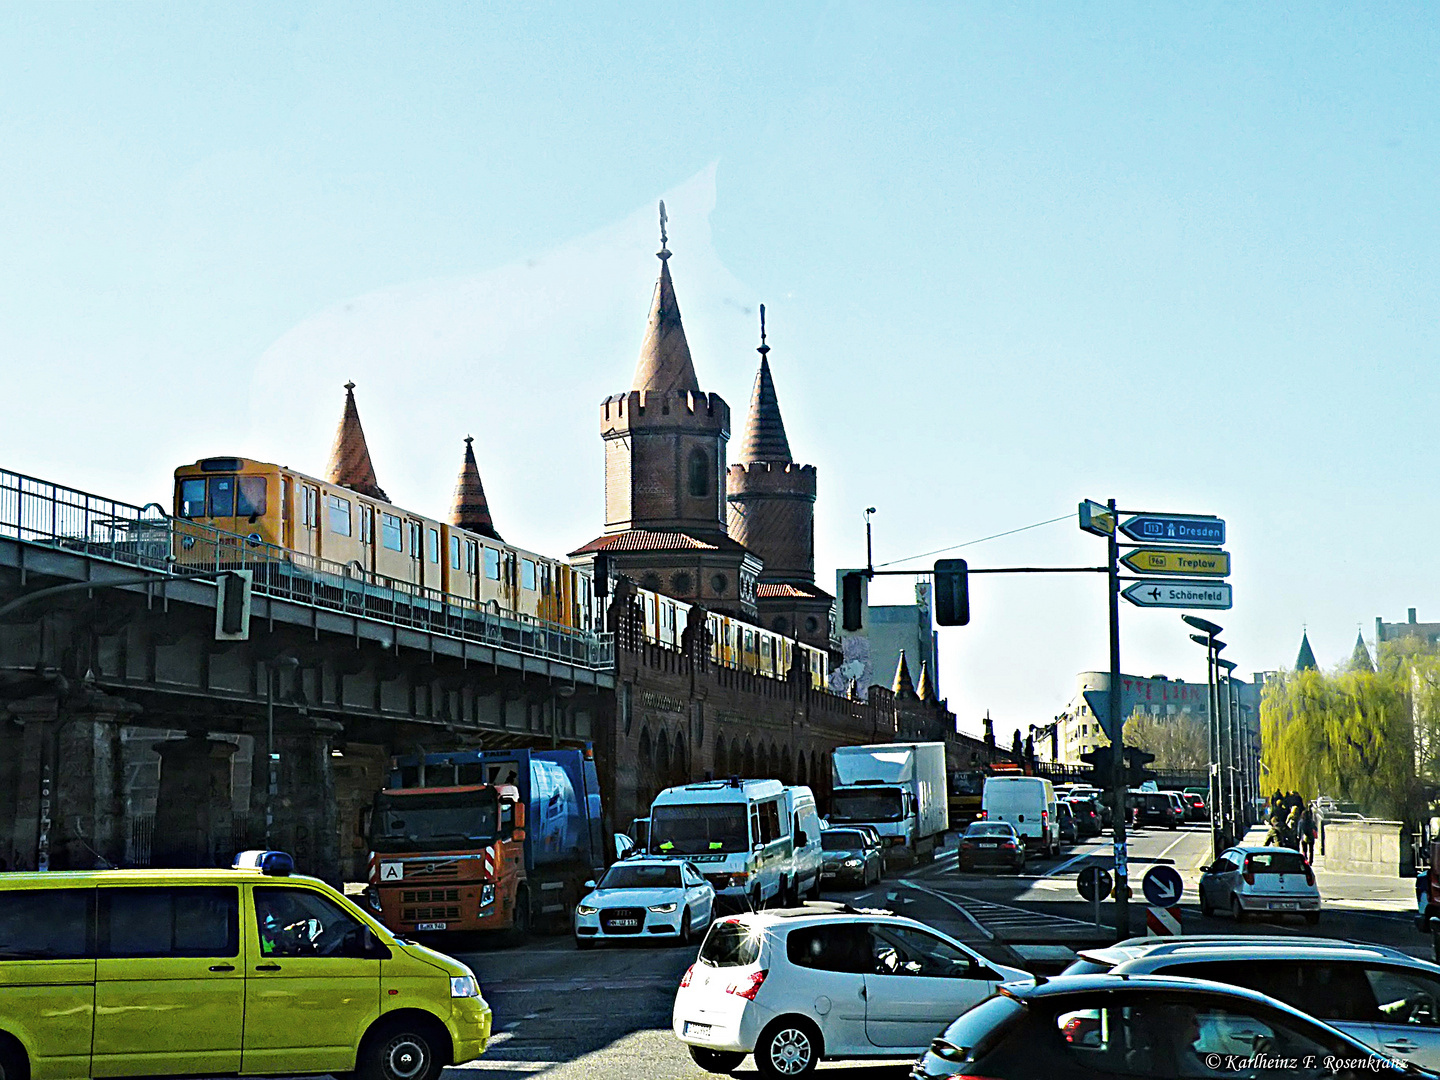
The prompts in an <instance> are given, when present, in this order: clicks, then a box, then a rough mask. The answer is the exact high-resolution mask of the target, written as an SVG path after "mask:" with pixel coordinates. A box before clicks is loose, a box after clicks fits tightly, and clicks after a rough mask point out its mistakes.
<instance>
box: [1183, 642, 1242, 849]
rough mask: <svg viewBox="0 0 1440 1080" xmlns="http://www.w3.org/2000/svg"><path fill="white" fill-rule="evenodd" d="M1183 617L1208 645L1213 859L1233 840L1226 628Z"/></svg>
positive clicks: (1206, 650)
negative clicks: (1223, 662) (1221, 671)
mask: <svg viewBox="0 0 1440 1080" xmlns="http://www.w3.org/2000/svg"><path fill="white" fill-rule="evenodd" d="M1180 618H1181V619H1182V620H1184V622H1185V623H1186V625H1188V626H1193V627H1194V628H1195V629H1196V630H1199V631H1200V633H1198V634H1191V635H1190V640H1191V641H1193V642H1195V643H1196V644H1197V645H1203V646H1205V683H1206V689H1207V691H1208V694H1207V704H1208V706H1209V708H1208V711H1209V714H1210V715H1209V723H1208V724H1207V730H1208V732H1209V738H1208V740H1207V741H1208V742H1209V744H1210V769H1209V774H1210V785H1209V787H1210V848H1211V852H1210V854H1211V858H1212V859H1218V858H1219V857H1220V852H1222V851H1223V850H1225V848H1227V847H1229V846H1230V844H1231V842H1232V840H1231V838H1230V836H1229V826H1228V822H1229V819H1230V817H1231V814H1230V812H1229V807H1228V806H1227V805H1226V804H1227V800H1226V798H1225V791H1224V785H1223V784H1222V783H1221V779H1222V773H1221V768H1222V763H1223V757H1224V750H1223V741H1222V739H1221V730H1222V729H1221V727H1220V696H1219V693H1218V688H1217V686H1216V672H1217V670H1218V668H1217V662H1218V661H1219V659H1220V650H1221V649H1223V648H1225V643H1224V642H1222V641H1220V639H1219V634H1220V631H1221V630H1222V629H1223V627H1220V626H1217V625H1216V624H1215V623H1212V622H1210V621H1209V620H1207V619H1202V618H1200V617H1199V616H1198V615H1181V616H1180Z"/></svg>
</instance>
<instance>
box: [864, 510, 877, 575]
mask: <svg viewBox="0 0 1440 1080" xmlns="http://www.w3.org/2000/svg"><path fill="white" fill-rule="evenodd" d="M874 513H875V507H873V506H867V507H866V508H865V572H866V573H867V574H869V575H870V578H871V580H874V577H875V552H874V548H873V547H872V546H871V543H870V518H871V516H872V515H873V514H874Z"/></svg>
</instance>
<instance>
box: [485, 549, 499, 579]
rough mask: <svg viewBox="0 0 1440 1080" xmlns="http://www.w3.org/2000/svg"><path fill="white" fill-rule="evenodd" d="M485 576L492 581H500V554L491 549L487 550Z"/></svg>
mask: <svg viewBox="0 0 1440 1080" xmlns="http://www.w3.org/2000/svg"><path fill="white" fill-rule="evenodd" d="M485 576H486V577H487V578H489V579H490V580H491V581H499V580H500V552H498V551H496V550H495V549H494V548H490V547H487V548H486V549H485Z"/></svg>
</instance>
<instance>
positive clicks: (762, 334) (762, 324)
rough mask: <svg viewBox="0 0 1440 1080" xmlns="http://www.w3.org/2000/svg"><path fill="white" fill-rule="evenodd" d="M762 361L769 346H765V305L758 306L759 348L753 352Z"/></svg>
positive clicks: (768, 350)
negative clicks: (757, 354)
mask: <svg viewBox="0 0 1440 1080" xmlns="http://www.w3.org/2000/svg"><path fill="white" fill-rule="evenodd" d="M755 351H756V352H758V353H759V354H760V358H761V359H762V360H763V359H764V358H765V356H766V355H767V354H768V353H769V352H770V346H769V345H766V344H765V305H764V304H761V305H760V347H759V348H758V349H756V350H755Z"/></svg>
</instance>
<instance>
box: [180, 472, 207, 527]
mask: <svg viewBox="0 0 1440 1080" xmlns="http://www.w3.org/2000/svg"><path fill="white" fill-rule="evenodd" d="M180 516H181V517H186V518H198V517H204V516H205V481H204V480H203V479H201V478H199V477H196V478H195V479H194V480H181V481H180Z"/></svg>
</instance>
